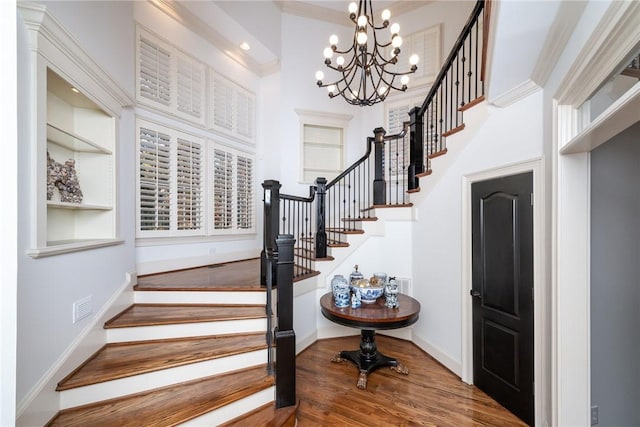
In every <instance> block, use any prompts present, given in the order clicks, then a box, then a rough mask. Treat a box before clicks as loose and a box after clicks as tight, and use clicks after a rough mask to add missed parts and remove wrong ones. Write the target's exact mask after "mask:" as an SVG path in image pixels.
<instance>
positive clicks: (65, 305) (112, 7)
mask: <svg viewBox="0 0 640 427" xmlns="http://www.w3.org/2000/svg"><path fill="white" fill-rule="evenodd" d="M47 7H48V8H49V9H50V11H51V12H52V14H53V15H54V16H55V17H56V18H57V19H58V20H59V21H60V22H61V23H62V25H63V26H64V27H66V28H67V29H68V30H69V31H70V32H72V34H73V36H74V37H75V38H76V39H77V40H78V43H79V44H80V45H81V46H82V48H83V49H85V50H86V51H88V52H90V55H91V56H92V57H94V58H95V59H96V62H97V63H98V64H99V65H100V66H101V67H103V69H104V70H105V71H106V72H107V73H109V74H110V75H111V76H112V77H113V78H114V80H115V81H116V82H117V83H118V84H119V85H120V86H121V87H122V88H124V89H125V90H127V91H130V89H131V88H132V87H133V58H132V57H131V53H132V52H133V49H132V46H133V34H134V31H133V25H132V20H131V16H132V9H131V3H128V2H115V3H114V2H110V3H94V2H74V3H65V2H60V3H58V2H51V3H47ZM114 28H117V29H118V31H114ZM22 31H24V24H23V22H22V20H21V19H20V18H19V32H22ZM114 33H115V34H114ZM25 42H26V41H25V40H22V39H21V40H19V43H18V91H19V93H18V100H19V103H18V111H19V112H20V115H19V117H20V118H19V122H18V123H19V137H18V150H19V151H18V170H19V184H18V193H19V196H18V213H19V222H18V236H19V237H18V246H17V249H18V305H17V307H18V346H17V359H18V364H17V386H16V393H17V400H18V405H19V406H18V407H19V408H22V407H23V405H25V404H26V403H27V402H26V401H25V398H26V397H29V398H30V397H32V396H33V394H31V393H35V392H36V391H38V390H37V389H38V387H39V386H40V385H41V381H43V380H44V379H46V375H47V374H49V373H50V371H51V369H53V368H54V367H55V366H56V364H57V363H58V362H59V360H60V357H61V356H62V355H63V354H64V353H65V352H66V351H69V349H70V348H71V346H72V344H73V343H74V340H75V339H76V338H77V337H79V336H80V335H81V334H82V333H83V331H85V329H86V328H88V327H90V325H91V323H92V320H93V319H92V316H89V317H88V318H85V319H83V320H81V321H79V322H78V323H76V324H73V323H72V304H73V302H74V301H77V300H78V299H81V298H84V297H86V296H89V295H91V296H92V298H93V313H94V315H95V314H96V313H97V312H98V311H100V310H101V309H102V308H103V306H104V305H105V303H106V302H107V301H108V300H109V298H111V297H112V296H113V295H114V293H115V292H116V291H117V290H118V289H120V287H121V286H122V285H123V284H124V283H125V281H126V273H127V272H133V271H134V268H135V253H134V240H133V237H134V212H135V211H134V206H132V204H131V200H133V199H134V193H133V188H132V186H131V185H130V183H131V182H133V181H134V176H135V172H134V170H133V167H134V159H135V156H134V152H133V151H132V149H131V145H130V144H131V135H133V114H132V111H130V110H125V111H123V114H122V118H121V122H120V124H121V126H120V132H119V134H118V138H119V141H120V146H119V149H118V165H119V180H118V200H117V206H119V209H120V211H119V214H120V237H121V238H123V239H124V240H125V243H124V244H121V245H117V246H111V247H107V248H100V249H92V250H87V251H82V252H76V253H71V254H64V255H57V256H52V257H46V258H40V259H32V258H31V257H29V256H27V255H26V254H25V251H26V250H27V249H29V245H30V242H31V241H32V239H31V233H33V232H34V230H32V229H30V222H29V220H28V218H29V217H30V215H31V214H32V212H33V209H34V207H33V206H31V205H30V203H31V199H32V196H31V195H30V194H29V188H31V180H32V177H33V174H32V173H31V171H30V168H31V165H32V161H31V159H30V157H31V155H32V154H31V153H30V151H29V150H30V145H31V143H30V139H31V133H30V132H31V129H30V127H29V123H30V120H31V119H30V116H29V111H31V108H32V105H31V104H32V103H33V102H34V97H33V95H32V94H31V93H30V92H29V88H28V85H30V82H29V80H28V79H29V77H28V76H29V74H30V72H29V67H30V64H29V61H30V59H29V57H28V53H27V51H26V46H25ZM127 52H129V54H127Z"/></svg>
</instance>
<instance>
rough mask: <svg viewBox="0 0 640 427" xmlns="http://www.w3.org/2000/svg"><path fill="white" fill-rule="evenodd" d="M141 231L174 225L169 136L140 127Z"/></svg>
mask: <svg viewBox="0 0 640 427" xmlns="http://www.w3.org/2000/svg"><path fill="white" fill-rule="evenodd" d="M138 137H139V145H140V149H139V163H138V168H139V180H140V187H139V198H140V210H139V211H140V230H141V231H151V230H169V229H170V226H171V170H170V150H171V138H170V137H169V135H166V134H163V133H160V132H158V131H155V130H151V129H147V128H144V127H140V129H139V136H138Z"/></svg>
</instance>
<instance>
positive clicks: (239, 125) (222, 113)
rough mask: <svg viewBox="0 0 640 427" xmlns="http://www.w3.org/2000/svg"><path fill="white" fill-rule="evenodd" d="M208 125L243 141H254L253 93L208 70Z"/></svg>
mask: <svg viewBox="0 0 640 427" xmlns="http://www.w3.org/2000/svg"><path fill="white" fill-rule="evenodd" d="M209 88H210V91H211V93H210V96H209V99H210V101H209V102H210V106H209V109H210V110H209V115H210V117H209V126H210V128H212V129H216V130H220V131H222V132H224V133H226V134H228V135H231V136H234V137H237V138H240V139H242V140H244V141H249V142H253V141H254V136H255V135H254V133H255V132H254V126H255V125H254V121H255V108H256V107H255V95H254V94H253V93H252V92H250V91H248V90H246V89H244V88H243V87H242V86H240V85H238V84H236V83H234V82H232V81H231V80H229V79H227V78H226V77H224V76H222V75H220V74H219V73H217V72H215V71H213V70H211V71H210V84H209Z"/></svg>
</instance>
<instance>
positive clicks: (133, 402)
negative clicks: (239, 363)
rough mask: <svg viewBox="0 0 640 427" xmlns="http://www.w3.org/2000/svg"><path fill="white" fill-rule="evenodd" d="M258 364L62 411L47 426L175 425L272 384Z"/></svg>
mask: <svg viewBox="0 0 640 427" xmlns="http://www.w3.org/2000/svg"><path fill="white" fill-rule="evenodd" d="M273 383H274V380H273V377H272V376H269V375H267V373H266V367H265V366H264V365H263V366H257V367H254V368H250V369H244V370H241V371H235V372H231V373H228V374H224V375H216V376H212V377H207V378H204V379H200V380H196V381H189V382H186V383H181V384H178V385H174V386H170V387H164V388H161V389H156V390H152V391H149V392H145V393H139V394H135V395H130V396H125V397H121V398H117V399H112V400H108V401H105V402H100V403H96V404H91V405H85V406H81V407H78V408H72V409H67V410H63V411H61V412H60V413H59V414H58V415H57V416H56V417H55V418H54V419H52V420H51V421H50V422H49V423H48V424H47V426H66V427H73V426H78V427H86V426H91V427H113V426H118V427H140V426H154V427H165V426H175V425H178V424H180V423H183V422H185V421H188V420H190V419H193V418H196V417H198V416H200V415H203V414H205V413H207V412H210V411H212V410H215V409H218V408H220V407H222V406H225V405H228V404H229V403H231V402H234V401H236V400H239V399H242V398H244V397H247V396H249V395H251V394H254V393H257V392H258V391H260V390H264V389H265V388H268V387H271V386H272V385H273Z"/></svg>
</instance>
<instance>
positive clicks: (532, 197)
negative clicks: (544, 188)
mask: <svg viewBox="0 0 640 427" xmlns="http://www.w3.org/2000/svg"><path fill="white" fill-rule="evenodd" d="M531 206H533V193H531Z"/></svg>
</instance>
